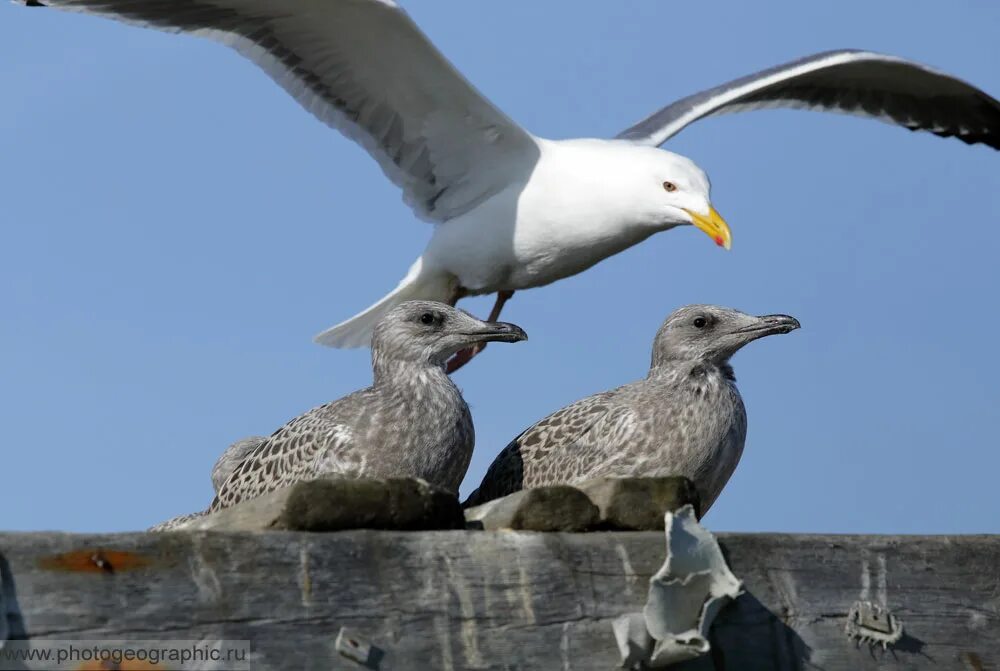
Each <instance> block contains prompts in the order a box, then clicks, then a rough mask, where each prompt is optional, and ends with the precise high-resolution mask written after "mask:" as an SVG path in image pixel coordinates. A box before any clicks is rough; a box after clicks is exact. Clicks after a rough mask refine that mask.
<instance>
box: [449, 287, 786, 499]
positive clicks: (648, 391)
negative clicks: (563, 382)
mask: <svg viewBox="0 0 1000 671" xmlns="http://www.w3.org/2000/svg"><path fill="white" fill-rule="evenodd" d="M797 328H799V322H798V321H797V320H796V319H795V318H793V317H789V316H787V315H764V316H760V317H754V316H751V315H748V314H744V313H742V312H739V311H737V310H731V309H729V308H723V307H718V306H714V305H689V306H686V307H683V308H680V309H678V310H676V311H675V312H673V313H672V314H671V315H670V316H669V317H667V319H666V321H665V322H664V323H663V326H661V327H660V330H659V331H658V332H657V334H656V338H655V340H654V342H653V356H652V364H651V366H650V369H649V375H648V376H647V377H646V378H645V379H643V380H639V381H637V382H633V383H631V384H627V385H625V386H622V387H619V388H617V389H614V390H612V391H606V392H602V393H600V394H595V395H593V396H589V397H587V398H585V399H582V400H580V401H577V402H576V403H573V404H571V405H568V406H566V407H565V408H563V409H561V410H558V411H556V412H554V413H553V414H551V415H549V416H548V417H546V418H544V419H542V420H541V421H539V422H537V423H536V424H534V425H533V426H532V427H531V428H529V429H528V430H526V431H525V432H524V433H522V434H521V435H519V436H518V437H517V438H515V439H514V440H513V441H512V442H511V443H510V444H509V445H508V446H507V447H506V448H504V450H503V451H502V452H501V453H500V454H499V455H498V456H497V458H496V460H495V461H494V462H493V464H492V465H491V466H490V468H489V470H488V471H487V473H486V476H485V478H483V481H482V483H481V484H480V485H479V488H478V489H476V491H475V492H473V493H472V495H471V496H470V497H469V499H468V500H467V501H466V502H465V505H467V506H470V505H479V504H481V503H485V502H486V501H489V500H491V499H495V498H498V497H500V496H505V495H507V494H510V493H511V492H514V491H517V490H519V489H524V488H529V487H537V486H540V485H550V484H573V483H576V482H580V481H582V480H587V479H590V478H595V477H601V476H611V477H635V476H638V477H643V476H644V477H659V476H667V475H682V476H685V477H687V478H689V479H690V480H691V481H692V482H693V483H694V485H695V488H696V489H697V490H698V494H699V496H700V498H701V504H702V511H703V512H705V511H707V510H708V509H709V507H710V506H711V505H712V503H713V502H714V501H715V499H716V497H718V495H719V492H720V491H722V487H723V486H724V485H725V484H726V481H727V480H728V479H729V476H730V475H732V473H733V470H734V469H735V468H736V464H737V463H738V462H739V460H740V456H741V455H742V453H743V443H744V440H745V439H746V411H745V410H744V407H743V401H742V399H741V398H740V394H739V391H738V390H737V389H736V378H735V376H734V375H733V370H732V368H731V367H730V365H729V358H730V357H731V356H732V355H733V354H735V353H736V352H737V351H738V350H739V349H740V348H741V347H743V346H744V345H746V344H747V343H750V342H752V341H754V340H757V339H758V338H762V337H764V336H768V335H774V334H778V333H788V332H790V331H793V330H795V329H797Z"/></svg>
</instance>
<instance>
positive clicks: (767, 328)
mask: <svg viewBox="0 0 1000 671" xmlns="http://www.w3.org/2000/svg"><path fill="white" fill-rule="evenodd" d="M754 319H755V321H754V322H753V323H752V324H748V325H747V326H744V327H743V328H739V329H736V330H735V331H733V333H735V334H740V335H743V334H746V335H752V336H753V337H752V338H751V340H755V339H757V338H763V337H764V336H769V335H776V334H779V333H791V332H792V331H794V330H795V329H797V328H800V327H801V326H802V325H801V324H799V320H798V319H796V318H795V317H789V316H788V315H761V316H759V317H755V318H754Z"/></svg>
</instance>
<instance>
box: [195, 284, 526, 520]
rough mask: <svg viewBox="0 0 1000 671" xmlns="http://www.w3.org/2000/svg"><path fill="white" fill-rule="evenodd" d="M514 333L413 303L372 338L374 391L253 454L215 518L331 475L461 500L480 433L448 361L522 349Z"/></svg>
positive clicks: (218, 501)
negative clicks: (494, 348)
mask: <svg viewBox="0 0 1000 671" xmlns="http://www.w3.org/2000/svg"><path fill="white" fill-rule="evenodd" d="M526 339H527V336H526V335H525V333H524V331H522V330H521V329H520V328H519V327H517V326H515V325H513V324H505V323H503V322H484V321H480V320H479V319H476V318H475V317H473V316H472V315H470V314H468V313H467V312H464V311H462V310H458V309H456V308H453V307H451V306H448V305H445V304H443V303H435V302H431V301H407V302H405V303H402V304H400V305H397V306H395V307H394V308H393V309H392V310H390V311H389V313H388V314H387V315H386V316H385V317H383V318H382V319H381V320H379V323H378V324H377V325H376V326H375V333H374V336H373V337H372V369H373V371H374V383H373V384H372V386H370V387H368V388H366V389H362V390H360V391H356V392H354V393H352V394H349V395H347V396H345V397H343V398H341V399H339V400H336V401H333V402H331V403H327V404H326V405H322V406H319V407H318V408H314V409H312V410H310V411H309V412H307V413H305V414H303V415H299V416H298V417H296V418H295V419H293V420H291V421H290V422H288V423H287V424H285V425H284V426H283V427H281V428H280V429H278V430H277V431H275V432H274V433H273V434H272V435H271V436H270V437H269V438H267V439H266V440H265V441H263V442H262V443H260V444H258V445H257V446H256V447H254V448H253V449H252V451H250V453H249V454H247V455H246V456H245V457H243V458H242V460H241V461H240V462H239V464H238V465H237V466H236V468H235V469H233V471H232V472H231V473H230V475H229V477H228V478H227V479H226V480H225V482H223V483H222V484H221V486H219V487H218V489H217V492H216V497H215V500H214V501H212V504H211V506H209V511H216V510H219V509H221V508H227V507H229V506H231V505H233V504H235V503H239V502H240V501H244V500H246V499H250V498H253V497H255V496H259V495H261V494H264V493H265V492H269V491H271V490H273V489H277V488H278V487H284V486H286V485H290V484H292V483H294V482H297V481H299V480H306V479H311V478H315V477H318V476H320V475H326V474H339V475H343V476H344V477H355V478H359V477H365V478H390V477H397V478H400V477H411V478H422V479H424V480H426V481H427V482H429V483H431V484H432V485H435V486H437V487H440V488H442V489H445V490H448V491H451V492H457V491H458V486H459V485H460V484H461V482H462V478H464V477H465V471H466V470H467V469H468V467H469V460H470V459H471V458H472V448H473V445H474V443H475V432H474V430H473V426H472V417H471V416H470V414H469V407H468V406H467V405H466V404H465V400H464V399H463V398H462V393H461V392H460V391H459V390H458V387H456V386H455V384H454V383H453V382H452V381H451V378H449V377H448V375H447V374H446V373H445V370H444V366H445V363H446V361H447V359H448V358H449V357H451V356H452V355H454V354H455V353H456V352H458V351H460V350H461V349H463V348H466V347H469V346H470V345H474V344H476V343H479V342H486V341H500V342H519V341H521V340H526Z"/></svg>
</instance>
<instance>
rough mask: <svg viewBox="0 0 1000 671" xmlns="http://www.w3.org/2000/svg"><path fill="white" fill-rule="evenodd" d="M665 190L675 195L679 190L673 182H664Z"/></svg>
mask: <svg viewBox="0 0 1000 671" xmlns="http://www.w3.org/2000/svg"><path fill="white" fill-rule="evenodd" d="M663 189H664V191H666V192H667V193H673V192H674V191H676V190H677V185H676V184H674V183H673V182H664V183H663Z"/></svg>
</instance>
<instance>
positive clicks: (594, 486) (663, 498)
mask: <svg viewBox="0 0 1000 671" xmlns="http://www.w3.org/2000/svg"><path fill="white" fill-rule="evenodd" d="M576 488H577V489H579V490H580V491H582V492H583V493H585V494H586V495H587V496H588V498H590V500H591V502H592V503H593V504H594V505H595V506H597V508H598V510H599V511H600V518H599V521H598V526H600V527H601V528H603V529H615V530H622V531H628V530H635V531H659V530H662V529H663V514H664V513H666V512H675V511H677V510H679V509H680V508H681V507H682V506H685V505H688V504H690V505H691V506H692V507H693V508H694V511H695V514H696V516H698V517H700V513H699V501H698V492H697V491H696V490H695V488H694V485H693V484H692V483H691V481H690V480H688V479H687V478H683V477H679V476H676V477H664V478H608V477H605V478H595V479H593V480H587V481H585V482H581V483H579V484H577V485H576Z"/></svg>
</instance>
